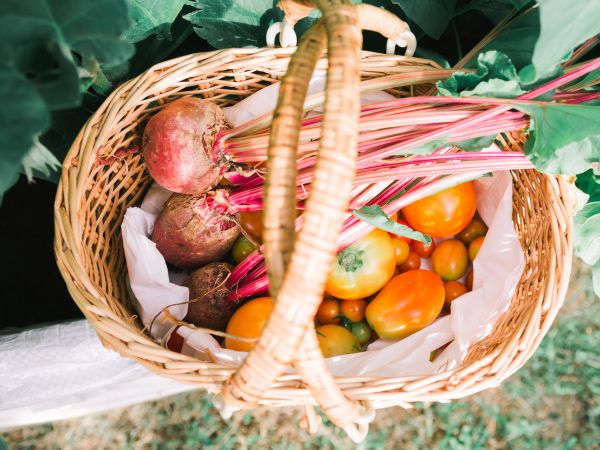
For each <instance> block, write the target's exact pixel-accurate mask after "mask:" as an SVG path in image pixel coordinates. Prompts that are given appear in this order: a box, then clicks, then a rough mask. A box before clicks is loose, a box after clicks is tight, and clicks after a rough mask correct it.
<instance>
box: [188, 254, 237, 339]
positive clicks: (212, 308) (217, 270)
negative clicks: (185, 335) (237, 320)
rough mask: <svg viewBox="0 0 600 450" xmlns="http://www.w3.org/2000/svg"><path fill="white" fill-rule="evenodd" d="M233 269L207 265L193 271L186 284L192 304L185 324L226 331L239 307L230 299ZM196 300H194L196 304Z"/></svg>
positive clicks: (224, 266)
mask: <svg viewBox="0 0 600 450" xmlns="http://www.w3.org/2000/svg"><path fill="white" fill-rule="evenodd" d="M232 269H233V267H232V266H230V265H229V264H227V263H222V262H216V263H210V264H207V265H206V266H204V267H201V268H200V269H198V270H196V271H195V272H193V273H192V274H191V275H190V277H189V278H188V280H187V282H186V286H187V287H188V288H189V290H190V301H191V302H190V303H189V305H188V313H187V316H185V319H184V320H185V321H187V322H189V323H192V324H194V325H196V326H198V327H204V328H210V329H213V330H219V331H225V329H226V328H227V323H228V322H229V319H230V318H231V316H232V315H233V313H234V311H235V310H236V308H237V306H238V304H237V302H235V301H231V300H227V298H226V297H227V294H229V289H228V288H227V283H226V281H227V278H228V277H229V274H230V273H231V270H232ZM192 300H193V301H192Z"/></svg>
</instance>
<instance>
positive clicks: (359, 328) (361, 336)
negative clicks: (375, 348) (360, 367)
mask: <svg viewBox="0 0 600 450" xmlns="http://www.w3.org/2000/svg"><path fill="white" fill-rule="evenodd" d="M350 331H352V334H353V335H354V336H356V339H358V342H360V343H361V344H366V343H367V342H369V339H371V336H372V335H373V330H371V327H370V326H369V324H368V323H367V322H365V321H364V320H361V321H360V322H356V323H353V324H352V329H351V330H350Z"/></svg>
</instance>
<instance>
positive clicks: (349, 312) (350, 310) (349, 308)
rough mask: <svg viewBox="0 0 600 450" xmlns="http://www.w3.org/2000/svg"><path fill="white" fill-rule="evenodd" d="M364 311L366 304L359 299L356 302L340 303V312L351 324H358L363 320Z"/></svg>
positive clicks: (345, 301) (343, 301) (346, 301)
mask: <svg viewBox="0 0 600 450" xmlns="http://www.w3.org/2000/svg"><path fill="white" fill-rule="evenodd" d="M365 309H367V302H366V301H365V300H364V299H362V298H359V299H357V300H342V301H341V302H340V312H341V313H342V316H344V317H346V318H347V319H348V320H350V321H351V322H360V321H361V320H363V319H364V318H365Z"/></svg>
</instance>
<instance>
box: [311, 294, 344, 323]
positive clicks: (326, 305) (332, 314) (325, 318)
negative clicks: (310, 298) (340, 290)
mask: <svg viewBox="0 0 600 450" xmlns="http://www.w3.org/2000/svg"><path fill="white" fill-rule="evenodd" d="M317 321H318V322H319V323H320V324H321V325H328V324H338V323H340V322H341V321H342V318H341V317H340V302H338V301H337V300H336V299H334V298H326V299H325V300H323V301H322V302H321V305H320V306H319V309H318V310H317Z"/></svg>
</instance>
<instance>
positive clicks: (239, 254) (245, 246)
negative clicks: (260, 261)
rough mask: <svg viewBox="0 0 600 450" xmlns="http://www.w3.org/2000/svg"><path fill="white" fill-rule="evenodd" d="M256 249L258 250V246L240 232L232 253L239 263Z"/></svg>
mask: <svg viewBox="0 0 600 450" xmlns="http://www.w3.org/2000/svg"><path fill="white" fill-rule="evenodd" d="M254 250H256V246H255V245H254V244H253V243H252V242H250V240H249V239H248V238H247V237H246V236H244V235H243V234H240V236H239V237H238V238H237V239H236V241H235V243H234V244H233V248H232V249H231V254H232V255H233V259H234V260H235V262H236V263H237V264H239V263H241V262H242V261H243V260H244V259H246V258H247V257H248V255H250V253H252V252H253V251H254Z"/></svg>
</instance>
